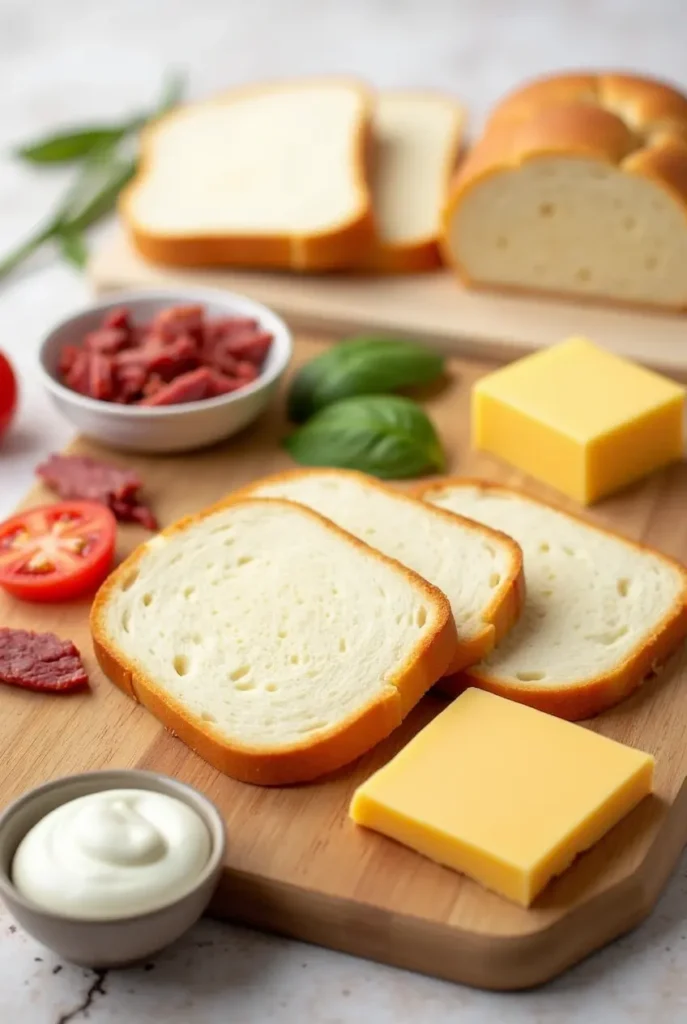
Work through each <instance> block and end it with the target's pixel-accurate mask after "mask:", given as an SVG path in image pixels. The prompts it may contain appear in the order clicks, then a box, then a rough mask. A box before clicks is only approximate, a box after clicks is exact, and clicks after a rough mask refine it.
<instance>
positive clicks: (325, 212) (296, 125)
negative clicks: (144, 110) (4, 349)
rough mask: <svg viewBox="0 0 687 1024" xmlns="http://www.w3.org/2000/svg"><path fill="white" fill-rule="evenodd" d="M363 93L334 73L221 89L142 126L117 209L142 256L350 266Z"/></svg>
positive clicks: (356, 228)
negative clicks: (135, 167) (136, 162)
mask: <svg viewBox="0 0 687 1024" xmlns="http://www.w3.org/2000/svg"><path fill="white" fill-rule="evenodd" d="M371 102H372V101H371V98H370V96H369V94H368V93H367V91H366V90H365V89H364V88H363V87H362V86H360V85H357V84H353V83H351V82H347V81H338V80H336V79H331V80H328V79H322V80H312V81H299V82H286V83H281V84H277V85H264V86H257V87H253V88H247V89H242V90H237V91H235V92H230V93H228V94H226V95H224V96H221V97H218V98H215V99H212V100H209V101H206V102H203V103H196V104H190V105H188V106H185V107H181V108H179V109H177V110H174V111H172V112H171V113H170V114H168V115H167V116H166V117H163V118H161V119H160V120H159V121H156V122H154V123H153V124H152V125H151V126H150V128H149V129H147V130H146V132H145V133H144V136H143V142H142V165H141V169H140V171H139V173H138V174H137V176H136V178H135V179H134V181H133V182H132V183H131V185H130V186H129V187H128V188H127V189H126V190H125V192H124V194H123V197H122V199H121V203H120V210H121V213H122V217H123V219H124V223H125V225H126V226H127V227H128V229H129V231H130V232H131V235H132V238H133V241H134V243H135V245H136V246H137V248H138V249H139V250H140V252H141V253H142V254H143V256H145V257H147V258H149V259H151V260H153V261H156V262H160V263H168V264H177V265H199V266H200V265H212V264H231V265H236V266H269V267H281V268H292V269H296V270H325V269H331V268H335V267H342V266H348V265H350V263H351V261H352V260H353V259H354V258H355V257H357V255H358V253H359V252H360V251H361V249H362V248H364V245H365V242H366V240H367V239H368V238H369V237H370V235H371V232H372V216H371V205H370V196H369V192H368V189H367V185H366V182H365V149H366V145H367V136H368V133H369V119H370V113H371Z"/></svg>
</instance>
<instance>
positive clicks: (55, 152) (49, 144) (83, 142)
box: [16, 126, 127, 164]
mask: <svg viewBox="0 0 687 1024" xmlns="http://www.w3.org/2000/svg"><path fill="white" fill-rule="evenodd" d="M126 131H127V128H126V126H120V127H117V128H106V127H103V128H96V127H93V128H82V129H79V130H75V131H69V130H66V131H64V132H57V133H56V134H54V135H48V136H46V137H45V138H44V139H39V140H38V141H36V142H29V143H27V144H26V145H24V146H20V147H19V148H18V149H17V150H16V155H17V156H19V157H21V158H22V160H26V161H28V162H29V163H32V164H66V163H73V162H74V161H75V160H82V159H83V158H84V157H85V156H88V154H89V153H92V152H93V150H94V149H97V148H98V147H100V146H102V145H105V144H107V143H112V142H117V141H118V140H119V139H121V138H122V136H123V135H124V134H125V133H126Z"/></svg>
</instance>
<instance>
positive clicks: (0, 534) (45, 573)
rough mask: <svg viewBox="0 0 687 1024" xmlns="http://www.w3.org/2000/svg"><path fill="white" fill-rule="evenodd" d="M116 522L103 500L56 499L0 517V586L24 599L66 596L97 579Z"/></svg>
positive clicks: (108, 558)
mask: <svg viewBox="0 0 687 1024" xmlns="http://www.w3.org/2000/svg"><path fill="white" fill-rule="evenodd" d="M116 533H117V524H116V521H115V517H114V516H113V514H112V512H110V510H109V508H106V507H105V505H99V504H98V503H97V502H95V501H60V502H58V503H57V504H56V505H42V506H41V507H40V508H30V509H27V510H26V512H20V513H19V515H16V516H13V517H12V518H11V519H8V520H6V522H4V523H0V587H3V588H4V589H5V590H7V591H8V593H10V594H12V595H13V596H14V597H20V598H22V599H23V600H25V601H67V600H69V599H70V598H73V597H79V596H81V595H82V594H86V593H88V592H89V591H93V590H95V588H96V587H97V586H98V585H99V584H100V583H102V581H103V580H104V579H105V577H106V576H107V574H108V572H109V571H110V568H111V566H112V560H113V558H114V549H115V538H116Z"/></svg>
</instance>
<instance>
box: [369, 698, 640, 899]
mask: <svg viewBox="0 0 687 1024" xmlns="http://www.w3.org/2000/svg"><path fill="white" fill-rule="evenodd" d="M653 767H654V760H653V758H652V757H651V756H650V755H649V754H644V753H642V752H641V751H639V750H634V749H633V748H631V747H626V746H624V745H623V744H621V743H616V742H615V741H614V740H610V739H607V738H606V737H604V736H600V735H599V734H598V733H594V732H591V731H589V730H588V729H584V728H583V727H582V726H579V725H573V724H571V723H570V722H564V721H561V720H560V719H558V718H554V717H553V716H551V715H546V714H544V713H543V712H541V711H536V710H534V708H530V707H525V706H524V705H522V704H516V703H514V702H513V701H509V700H505V699H504V698H503V697H497V696H495V695H494V694H492V693H487V692H485V691H483V690H477V689H468V690H466V691H465V692H464V693H463V694H461V696H460V697H458V698H457V699H456V700H455V701H454V702H453V703H452V704H451V705H449V707H448V708H446V710H445V711H443V712H442V713H441V714H440V715H438V716H437V717H436V718H435V719H434V720H433V721H432V722H430V724H429V725H428V726H427V727H426V728H425V729H423V730H422V732H420V733H419V734H418V735H417V736H416V737H415V738H414V739H413V740H411V742H410V743H409V744H408V745H407V746H406V747H404V749H403V750H401V752H400V753H399V754H397V755H396V757H395V758H393V759H392V760H391V761H390V762H389V763H388V764H387V765H385V766H384V767H383V768H381V769H380V770H379V771H377V772H376V773H375V774H374V775H372V776H371V777H370V778H369V779H368V780H367V781H366V782H364V783H363V784H362V785H361V786H360V787H359V788H358V789H357V791H356V792H355V794H354V796H353V800H352V803H351V809H350V814H351V817H352V818H353V820H354V821H355V822H356V823H357V824H358V825H363V826H366V827H367V828H371V829H375V830H376V831H378V832H381V833H383V834H384V835H386V836H389V837H390V838H391V839H395V840H397V841H398V842H400V843H404V844H405V845H406V846H409V847H411V848H412V849H414V850H416V851H417V852H418V853H422V854H424V855H425V856H426V857H430V858H431V859H432V860H435V861H437V862H438V863H440V864H444V865H446V866H447V867H450V868H453V869H455V870H456V871H460V872H462V873H464V874H466V875H469V876H470V877H471V878H473V879H475V880H476V881H478V882H480V883H481V884H482V885H484V886H486V887H487V888H488V889H491V890H493V891H494V892H497V893H500V894H501V895H502V896H505V897H507V898H508V899H510V900H513V901H515V902H516V903H520V904H522V905H523V906H528V905H529V904H530V903H531V902H532V901H533V900H534V899H535V897H536V896H537V895H538V893H540V892H541V890H542V889H543V888H544V887H545V886H546V884H547V883H548V882H549V880H550V879H551V878H553V877H554V876H556V875H559V874H561V872H563V871H564V870H565V869H566V868H567V867H568V866H569V865H570V863H571V862H572V861H573V859H574V858H575V857H576V856H577V854H579V853H581V852H582V851H583V850H587V849H588V848H589V847H590V846H593V844H594V843H596V842H597V841H598V840H599V839H600V838H601V837H602V836H603V835H604V834H605V833H606V832H608V830H609V829H610V828H612V827H613V825H615V824H616V823H617V822H618V821H620V819H621V818H623V817H624V816H625V815H626V814H628V813H629V811H631V810H632V809H633V808H634V807H635V806H636V804H638V803H639V801H640V800H642V799H643V797H645V796H647V795H648V794H649V793H650V792H651V787H652V780H653Z"/></svg>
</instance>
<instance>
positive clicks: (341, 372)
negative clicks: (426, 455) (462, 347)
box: [287, 337, 444, 423]
mask: <svg viewBox="0 0 687 1024" xmlns="http://www.w3.org/2000/svg"><path fill="white" fill-rule="evenodd" d="M443 365H444V361H443V359H442V357H441V356H440V355H438V354H437V353H436V352H432V351H431V349H428V348H425V347H424V345H419V344H417V343H416V342H411V341H397V340H395V339H392V338H376V337H361V338H354V339H352V340H351V341H343V342H341V343H340V344H339V345H336V346H335V347H334V348H330V349H329V350H328V351H327V352H324V353H323V354H322V355H321V356H318V357H317V358H316V359H313V360H312V361H311V362H310V363H308V364H307V365H306V366H304V367H303V368H302V369H301V371H300V372H299V373H298V374H296V376H295V378H294V380H293V382H292V384H291V387H290V389H289V393H288V395H287V414H288V417H289V419H290V420H291V421H292V423H303V422H305V420H307V419H308V417H309V416H312V415H313V413H315V412H317V411H318V410H319V409H323V408H324V407H325V406H326V405H330V404H331V403H332V402H337V401H339V399H341V398H348V397H349V396H353V395H378V394H385V393H387V392H389V391H397V390H398V389H399V388H405V387H411V386H413V385H420V384H428V383H429V382H430V381H432V380H435V379H436V378H437V377H438V376H440V374H441V372H442V369H443Z"/></svg>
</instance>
